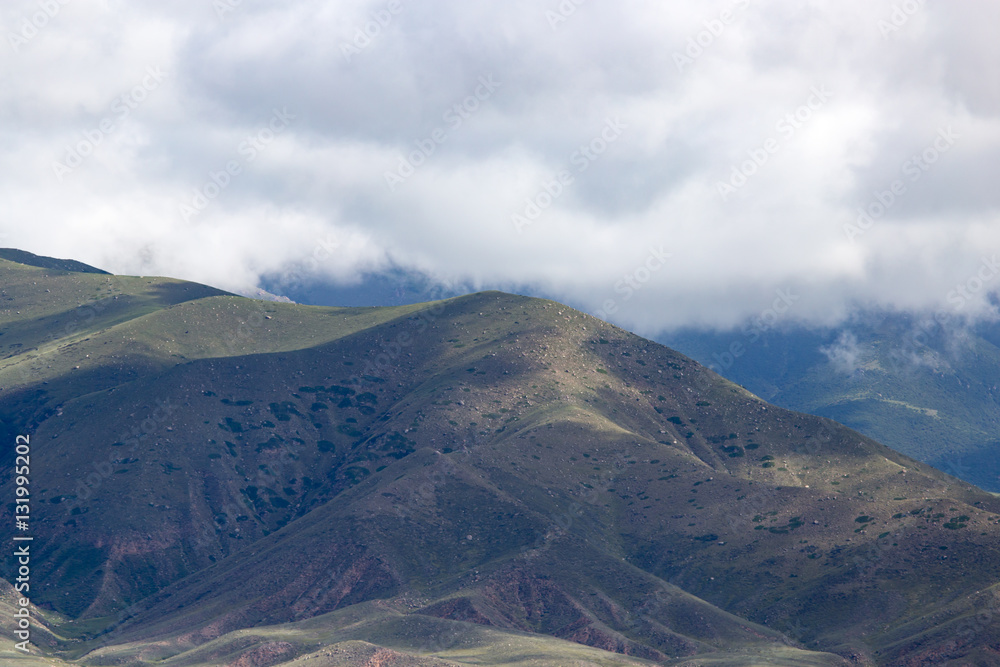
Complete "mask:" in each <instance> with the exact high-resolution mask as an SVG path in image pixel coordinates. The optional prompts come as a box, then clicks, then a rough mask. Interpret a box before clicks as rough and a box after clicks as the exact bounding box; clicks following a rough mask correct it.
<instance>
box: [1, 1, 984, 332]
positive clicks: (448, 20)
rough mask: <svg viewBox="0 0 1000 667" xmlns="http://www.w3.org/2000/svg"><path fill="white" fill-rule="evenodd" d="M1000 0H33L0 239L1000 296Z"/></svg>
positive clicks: (621, 294)
mask: <svg viewBox="0 0 1000 667" xmlns="http://www.w3.org/2000/svg"><path fill="white" fill-rule="evenodd" d="M997 25H1000V3H995V2H983V1H978V0H976V1H973V0H965V1H962V0H958V1H956V2H950V3H944V2H933V1H927V0H924V1H923V2H920V1H918V0H906V1H901V0H897V1H895V2H886V1H881V0H876V1H873V0H829V1H827V0H811V1H808V0H807V1H803V0H794V1H792V0H770V1H769V2H759V1H753V0H725V1H721V2H716V1H706V2H698V3H693V2H679V1H674V0H656V1H655V2H654V1H652V0H619V1H618V2H615V3H609V2H598V1H597V0H561V1H559V0H536V1H530V2H529V1H527V0H503V1H502V2H501V1H495V0H479V1H478V2H440V1H437V0H425V1H424V2H419V3H418V2H414V1H412V0H378V1H375V2H362V1H354V0H339V1H328V2H316V1H311V0H283V1H282V2H258V1H254V0H198V1H194V0H172V1H171V2H169V3H164V2H152V1H142V0H139V1H135V2H125V1H123V0H62V1H60V0H36V1H34V2H25V1H22V0H11V1H9V2H4V3H3V6H2V9H0V31H2V34H3V41H4V43H3V44H2V45H0V147H2V148H0V246H6V247H17V248H21V249H24V250H28V251H31V252H34V253H37V254H42V255H49V256H56V257H62V258H73V259H77V260H80V261H84V262H87V263H89V264H93V265H95V266H98V267H101V268H103V269H106V270H109V271H113V272H115V273H126V274H136V275H167V276H172V277H177V278H184V279H189V280H195V281H199V282H204V283H208V284H211V285H215V286H218V287H222V288H224V289H229V290H234V291H241V292H246V291H249V290H252V289H254V288H255V287H257V286H259V285H260V284H262V282H261V281H262V277H264V276H274V275H280V276H286V277H287V280H288V281H293V280H295V281H302V280H306V281H309V280H312V281H327V282H331V283H336V284H340V285H350V284H352V283H354V282H356V281H358V280H361V279H362V278H363V277H364V276H365V275H370V274H372V273H379V272H381V271H385V270H388V269H390V268H392V269H400V268H401V269H403V270H408V271H415V272H418V273H420V274H423V275H426V276H428V277H429V278H430V279H431V280H433V281H439V282H441V283H444V284H446V285H452V286H454V285H463V286H467V287H468V288H470V289H481V288H491V287H497V286H500V287H503V286H520V287H521V288H523V289H530V290H532V291H534V292H537V293H544V294H546V295H549V296H551V297H552V298H557V299H564V300H566V301H568V302H571V303H573V304H574V305H577V306H579V307H581V308H583V309H584V310H587V311H588V312H590V313H592V314H596V315H598V316H601V317H603V318H605V319H609V320H611V321H614V322H615V323H617V324H620V325H622V326H625V327H627V328H630V329H632V330H634V331H637V332H640V333H644V334H647V335H652V334H655V333H656V332H659V331H663V330H666V329H670V328H672V327H678V326H685V325H693V326H708V327H728V326H733V325H736V324H738V323H740V322H742V321H745V320H746V319H747V318H754V317H760V316H761V315H762V314H764V315H768V314H771V313H776V314H777V315H778V316H780V317H782V318H785V319H787V320H789V321H798V322H805V323H811V324H834V323H836V322H838V321H840V320H842V319H844V318H846V317H848V316H849V315H850V313H851V312H852V311H854V310H855V309H858V308H870V307H877V308H891V309H902V310H937V311H946V312H948V313H951V314H955V315H960V316H968V317H992V316H994V315H995V313H994V310H995V308H994V307H993V306H992V305H991V300H990V294H991V293H992V292H993V291H994V290H996V288H997V287H1000V279H998V278H1000V265H998V264H997V262H996V260H997V253H1000V213H998V202H1000V187H997V182H996V177H997V175H998V173H1000V169H998V166H1000V72H998V69H1000V40H997V39H996V35H995V29H996V26H997Z"/></svg>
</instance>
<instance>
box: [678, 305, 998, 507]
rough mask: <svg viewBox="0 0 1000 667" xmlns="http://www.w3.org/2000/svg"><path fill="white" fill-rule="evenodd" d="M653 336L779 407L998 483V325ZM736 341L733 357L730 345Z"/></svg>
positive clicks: (880, 324) (898, 323)
mask: <svg viewBox="0 0 1000 667" xmlns="http://www.w3.org/2000/svg"><path fill="white" fill-rule="evenodd" d="M661 340H662V342H664V343H666V344H668V345H671V346H672V347H675V348H677V349H679V350H682V351H684V352H685V353H686V354H688V355H690V356H691V357H692V358H694V359H696V360H698V361H700V362H702V363H705V364H708V365H712V366H714V367H717V368H718V370H719V371H720V372H721V373H722V374H723V375H725V376H726V377H728V378H730V379H731V380H733V381H734V382H738V383H739V384H741V385H743V386H745V387H747V388H748V389H749V390H750V391H753V392H754V393H756V394H757V395H759V396H761V397H763V398H765V399H767V400H768V401H773V402H774V403H777V404H778V405H781V406H783V407H786V408H789V409H792V410H800V411H803V412H809V413H811V414H818V415H822V416H825V417H829V418H831V419H835V420H837V421H839V422H841V423H843V424H846V425H848V426H850V427H852V428H855V429H857V430H859V431H861V432H863V433H865V434H866V435H868V436H870V437H872V438H875V439H876V440H879V441H880V442H882V443H884V444H886V445H888V446H890V447H892V448H893V449H896V450H897V451H900V452H904V453H906V454H908V455H910V456H912V457H914V458H917V459H919V460H922V461H924V462H926V463H929V464H931V465H933V466H935V467H936V468H939V469H941V470H944V471H946V472H948V473H950V474H953V475H956V476H958V477H961V478H963V479H965V480H966V481H969V482H972V483H974V484H977V485H979V486H981V487H982V488H984V489H987V490H989V491H995V492H996V491H1000V457H998V456H997V453H998V451H1000V436H998V435H997V429H998V426H1000V347H998V346H1000V325H998V323H996V322H992V323H990V322H984V323H980V324H976V325H974V326H966V325H964V324H961V323H959V322H958V321H957V319H956V318H954V317H952V318H951V321H950V322H947V323H946V324H942V321H941V318H938V319H937V320H935V319H934V318H920V317H913V316H909V315H903V314H886V313H867V314H860V315H858V316H857V317H856V318H855V319H854V320H853V321H851V322H848V323H847V324H845V325H844V326H842V327H839V328H837V329H829V330H826V329H824V330H810V329H802V328H795V327H790V328H787V329H776V330H771V331H768V332H766V333H761V334H759V335H757V334H754V333H752V332H751V335H750V336H749V337H748V336H746V335H744V334H743V333H741V332H739V331H732V332H721V333H720V332H709V331H695V330H686V331H678V332H673V333H671V334H668V335H666V336H664V337H662V338H661ZM734 342H736V343H741V344H742V347H741V348H738V349H740V350H742V351H743V352H742V354H741V355H740V356H739V357H733V356H732V354H730V353H729V352H728V350H729V349H730V347H731V345H732V344H733V343H734Z"/></svg>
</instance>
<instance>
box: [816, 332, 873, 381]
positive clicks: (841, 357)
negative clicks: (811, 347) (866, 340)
mask: <svg viewBox="0 0 1000 667" xmlns="http://www.w3.org/2000/svg"><path fill="white" fill-rule="evenodd" d="M819 351H820V352H822V353H823V355H824V356H826V358H827V359H829V360H830V365H832V366H833V369H834V370H835V371H837V372H838V373H843V374H845V375H854V372H855V371H856V370H857V369H858V362H859V361H860V360H861V357H862V355H863V352H864V351H863V350H862V349H861V346H859V345H858V337H857V336H855V335H854V334H853V333H851V332H850V331H842V332H841V333H840V335H839V336H838V337H837V340H836V342H834V343H832V344H831V345H825V346H823V347H820V348H819Z"/></svg>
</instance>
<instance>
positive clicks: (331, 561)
mask: <svg viewBox="0 0 1000 667" xmlns="http://www.w3.org/2000/svg"><path fill="white" fill-rule="evenodd" d="M3 257H4V259H0V421H2V430H3V433H2V436H3V437H4V438H6V439H7V441H8V442H14V438H15V436H16V435H21V434H28V435H30V438H31V442H32V479H31V485H30V486H31V490H32V496H31V497H32V503H33V509H32V518H31V535H32V536H33V537H34V541H33V543H32V545H33V546H32V548H33V561H32V575H31V581H32V588H31V591H30V593H31V601H32V603H33V605H34V606H33V607H31V610H32V613H33V614H35V615H36V618H37V619H38V622H39V623H40V624H41V625H40V626H37V627H36V628H35V630H34V633H33V639H34V640H35V642H36V646H35V647H34V648H33V651H34V652H35V653H34V657H33V658H25V656H23V655H21V654H20V653H19V652H17V651H16V650H15V649H13V646H14V642H15V641H16V640H15V638H14V635H13V630H14V628H15V624H14V621H15V618H14V616H13V613H14V609H15V607H16V599H17V596H16V595H15V594H14V592H13V590H12V589H11V588H9V587H6V588H3V590H0V634H3V635H4V636H5V639H4V642H3V646H2V647H0V661H2V662H3V664H32V662H31V660H34V661H35V663H34V664H39V665H42V664H45V665H53V664H83V665H115V664H121V665H154V664H155V665H177V666H179V665H206V666H207V665H238V666H240V667H245V666H250V665H261V666H263V665H289V666H290V665H296V666H297V667H298V666H302V665H306V666H310V667H313V666H315V667H320V666H333V665H428V666H430V665H483V664H494V665H496V664H504V665H515V666H524V667H527V666H528V665H552V666H556V665H560V666H564V665H645V664H665V665H692V666H693V665H709V664H711V665H729V666H736V665H925V664H955V665H958V664H992V663H991V662H990V661H991V660H994V658H995V649H994V647H995V646H996V645H997V644H998V643H1000V626H998V624H997V623H995V622H994V621H995V618H996V611H997V610H998V608H1000V586H998V585H997V583H996V582H997V581H998V575H1000V499H997V498H996V497H994V496H993V495H992V494H990V493H986V492H984V491H981V490H980V489H978V488H976V487H974V486H971V485H969V484H967V483H965V482H962V481H960V480H958V479H955V478H953V477H951V476H949V475H946V474H943V473H941V472H939V471H937V470H935V469H933V468H931V467H929V466H927V465H924V464H922V463H920V462H918V461H916V460H914V459H912V458H909V457H908V456H906V455H903V454H900V453H897V452H896V451H893V450H891V449H889V448H887V447H885V446H883V445H880V444H879V443H877V442H875V441H874V440H872V439H870V438H868V437H865V436H863V435H861V434H859V433H857V432H855V431H852V430H850V429H848V428H846V427H844V426H841V425H839V424H837V423H835V422H834V421H831V420H829V419H826V418H823V417H817V416H810V415H806V414H801V413H796V412H791V411H788V410H786V409H783V408H780V407H776V406H773V405H770V404H768V403H766V402H764V401H763V400H761V399H760V398H758V397H756V396H754V395H753V394H751V393H750V392H748V391H747V390H745V389H743V388H741V387H739V386H737V385H735V384H733V383H732V382H729V381H728V380H725V379H723V378H722V377H719V376H718V375H716V374H715V373H713V372H711V371H710V370H707V369H706V368H704V367H702V366H700V365H699V364H698V363H696V362H695V361H693V360H692V359H690V358H688V357H685V356H683V355H682V354H680V353H678V352H675V351H673V350H671V349H669V348H667V347H664V346H662V345H660V344H657V343H655V342H652V341H649V340H645V339H642V338H640V337H638V336H635V335H633V334H630V333H628V332H626V331H623V330H621V329H619V328H617V327H614V326H612V325H609V324H607V323H604V322H601V321H599V320H597V319H595V318H593V317H591V316H589V315H586V314H583V313H580V312H578V311H575V310H573V309H571V308H568V307H566V306H563V305H561V304H558V303H556V302H553V301H547V300H542V299H536V298H529V297H522V296H515V295H511V294H504V293H500V292H483V293H477V294H471V295H466V296H460V297H456V298H451V299H446V300H443V301H437V302H432V303H423V304H413V305H402V306H394V307H384V308H333V307H313V306H304V305H298V304H292V303H283V302H274V301H259V300H252V299H247V298H243V297H238V296H234V295H231V294H228V293H225V292H223V291H220V290H217V289H214V288H211V287H206V286H203V285H197V284H194V283H188V282H183V281H178V280H171V279H167V278H150V277H144V278H138V277H124V276H112V275H109V274H105V273H100V272H97V271H96V270H92V269H90V267H85V266H81V265H76V264H65V263H59V262H61V261H62V260H50V259H47V258H33V257H32V256H24V255H3ZM265 289H267V287H265ZM856 335H857V337H858V341H859V343H858V345H859V346H861V345H864V344H865V342H864V341H866V340H867V339H866V338H865V336H864V334H863V333H862V332H861V331H860V329H859V330H858V332H857V333H856ZM800 340H801V341H802V344H803V346H808V345H812V343H811V342H809V340H808V339H807V338H805V337H803V338H801V339H800ZM837 340H839V336H838V338H837V339H835V340H834V341H833V342H832V344H834V345H836V344H837V342H836V341H837ZM849 342H850V341H848V340H847V339H845V341H844V343H843V345H844V346H845V347H849ZM823 344H824V345H830V344H831V342H830V341H826V340H825V339H824V341H823ZM820 354H822V353H820ZM830 354H831V355H832V358H835V359H836V358H838V357H837V353H836V352H831V353H830ZM845 354H846V353H845ZM709 355H711V352H709ZM748 355H749V353H748ZM863 358H864V355H863V354H861V355H859V356H858V357H857V359H858V360H862V361H858V362H857V364H856V366H857V367H858V368H861V367H863V366H864V364H865V363H866V362H864V361H863ZM750 359H751V357H749V356H746V357H741V359H740V363H742V362H744V361H749V360H750ZM813 360H814V361H815V358H814V359H813ZM794 363H802V364H803V365H804V366H809V364H810V363H811V362H809V360H808V359H806V360H804V361H802V362H794ZM734 367H735V365H734ZM866 368H874V367H873V366H871V365H869V366H867V367H866ZM727 370H730V371H731V369H727ZM855 372H856V371H855ZM917 372H920V371H919V370H918V371H917ZM846 377H847V378H848V379H847V380H844V382H851V381H855V380H851V379H850V378H851V376H850V375H847V376H846ZM943 386H944V385H942V387H943ZM938 393H939V394H940V395H944V389H941V390H940V391H939V392H938ZM888 400H898V401H901V402H905V403H907V404H908V405H912V406H914V407H913V408H910V407H906V408H905V409H906V410H909V411H912V412H916V411H917V409H934V408H933V407H931V406H928V405H926V402H921V401H919V400H917V398H914V397H913V396H910V395H909V394H894V395H892V396H891V398H890V399H888ZM893 405H895V404H893ZM13 456H14V455H13V450H12V448H7V449H6V450H5V454H4V459H3V462H2V467H3V475H2V484H0V494H2V497H3V498H5V499H7V500H5V503H4V514H3V517H2V518H0V520H2V521H4V522H5V524H4V525H8V526H13V525H14V519H15V517H14V513H15V506H14V503H13V499H14V497H15V493H14V481H13V480H14V475H13V464H14V460H13ZM4 566H5V569H4V577H5V578H6V580H7V582H13V581H15V576H16V571H15V570H14V569H13V568H14V567H15V564H14V562H13V561H12V560H11V559H5V560H4ZM15 660H21V661H23V662H14V661H15ZM948 661H951V662H950V663H948Z"/></svg>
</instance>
